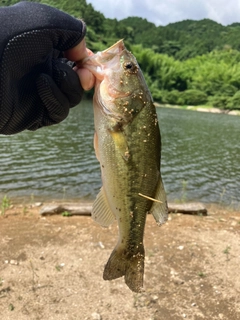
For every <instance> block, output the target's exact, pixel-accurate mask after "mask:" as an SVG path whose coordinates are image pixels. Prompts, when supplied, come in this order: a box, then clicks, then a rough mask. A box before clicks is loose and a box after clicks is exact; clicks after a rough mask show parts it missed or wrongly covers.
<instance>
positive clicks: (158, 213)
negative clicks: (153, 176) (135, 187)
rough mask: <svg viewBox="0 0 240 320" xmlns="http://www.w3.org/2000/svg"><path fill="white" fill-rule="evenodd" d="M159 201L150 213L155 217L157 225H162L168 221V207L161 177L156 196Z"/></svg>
mask: <svg viewBox="0 0 240 320" xmlns="http://www.w3.org/2000/svg"><path fill="white" fill-rule="evenodd" d="M154 198H155V199H156V200H158V201H159V202H158V201H154V202H153V205H152V208H151V210H150V212H151V213H152V215H153V216H154V219H155V220H156V222H157V223H159V224H162V223H164V222H166V221H167V218H168V207H167V197H166V193H165V190H164V186H163V183H162V179H161V177H160V178H159V181H158V186H157V190H156V194H155V197H154Z"/></svg>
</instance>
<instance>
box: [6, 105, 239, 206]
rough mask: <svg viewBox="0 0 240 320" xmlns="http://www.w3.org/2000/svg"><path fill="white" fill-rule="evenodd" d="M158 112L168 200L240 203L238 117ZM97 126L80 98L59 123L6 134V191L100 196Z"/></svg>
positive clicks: (48, 195) (18, 194) (49, 195)
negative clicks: (36, 129) (78, 102)
mask: <svg viewBox="0 0 240 320" xmlns="http://www.w3.org/2000/svg"><path fill="white" fill-rule="evenodd" d="M158 115H159V119H160V127H161V133H162V145H163V151H162V175H163V180H164V183H165V187H166V190H167V193H168V198H169V199H170V200H176V199H178V200H179V199H181V198H183V197H184V198H187V199H188V200H190V201H192V200H199V201H203V202H206V203H207V202H214V203H219V202H222V203H225V204H237V203H238V202H240V198H239V190H240V169H239V163H240V144H239V141H238V137H239V136H240V125H239V122H240V118H239V117H234V116H228V115H222V114H209V113H200V112H194V111H185V110H177V109H165V108H159V109H158ZM93 132H94V129H93V112H92V106H91V103H90V102H82V103H81V105H80V106H79V107H77V108H74V109H72V110H71V113H70V116H69V117H68V119H66V120H65V121H64V122H63V123H61V124H59V125H57V126H54V127H48V128H43V129H40V130H38V131H36V132H27V131H26V132H23V133H20V134H17V135H14V136H0V139H1V140H0V141H1V142H0V143H1V150H2V152H1V157H0V197H2V196H3V195H4V194H7V195H8V196H9V197H14V198H15V197H20V198H22V197H25V198H28V199H30V197H34V199H42V200H44V199H47V198H51V199H52V198H54V199H57V198H58V199H62V198H66V199H73V198H78V199H82V198H84V199H94V197H95V196H96V194H97V192H98V190H99V188H100V186H101V178H100V170H99V164H98V161H97V160H96V158H95V154H94V149H93ZM116 183H117V182H116ZM183 193H184V194H183Z"/></svg>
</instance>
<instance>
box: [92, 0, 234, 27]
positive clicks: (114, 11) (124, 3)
mask: <svg viewBox="0 0 240 320" xmlns="http://www.w3.org/2000/svg"><path fill="white" fill-rule="evenodd" d="M87 2H88V3H92V5H93V7H94V8H95V9H96V10H98V11H100V12H102V13H103V14H104V15H105V17H107V18H116V19H118V20H121V19H124V18H127V17H129V16H139V17H142V18H146V19H147V20H148V21H151V22H154V23H155V24H156V25H166V24H168V23H172V22H176V21H181V20H185V19H193V20H200V19H204V18H209V19H212V20H215V21H217V22H219V23H221V24H223V25H227V24H231V23H233V22H240V0H184V1H183V0H101V1H100V0H87Z"/></svg>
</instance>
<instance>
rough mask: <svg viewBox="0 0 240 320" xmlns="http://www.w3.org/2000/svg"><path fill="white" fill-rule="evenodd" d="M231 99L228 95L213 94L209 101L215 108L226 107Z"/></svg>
mask: <svg viewBox="0 0 240 320" xmlns="http://www.w3.org/2000/svg"><path fill="white" fill-rule="evenodd" d="M229 99H230V98H229V97H228V96H212V97H209V99H208V102H209V104H210V105H212V106H213V107H214V108H219V109H226V106H227V104H228V101H229Z"/></svg>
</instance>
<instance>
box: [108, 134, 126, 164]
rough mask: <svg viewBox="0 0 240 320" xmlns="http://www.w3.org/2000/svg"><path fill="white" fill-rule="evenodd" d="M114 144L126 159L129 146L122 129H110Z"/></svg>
mask: <svg viewBox="0 0 240 320" xmlns="http://www.w3.org/2000/svg"><path fill="white" fill-rule="evenodd" d="M110 134H111V136H112V139H113V141H114V144H115V146H116V148H117V150H118V151H119V152H120V154H121V156H122V157H123V159H124V160H125V161H128V159H129V157H130V153H129V148H128V144H127V140H126V137H125V135H124V133H123V132H122V131H110Z"/></svg>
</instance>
